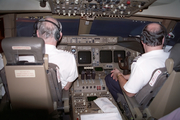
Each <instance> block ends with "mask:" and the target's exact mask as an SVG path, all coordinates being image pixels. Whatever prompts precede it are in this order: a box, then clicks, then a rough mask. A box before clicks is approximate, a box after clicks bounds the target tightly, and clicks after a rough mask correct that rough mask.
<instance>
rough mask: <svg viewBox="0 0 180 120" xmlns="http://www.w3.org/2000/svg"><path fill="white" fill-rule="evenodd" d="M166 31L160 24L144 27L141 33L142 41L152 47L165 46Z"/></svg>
mask: <svg viewBox="0 0 180 120" xmlns="http://www.w3.org/2000/svg"><path fill="white" fill-rule="evenodd" d="M165 36H166V29H165V27H164V26H163V25H161V24H158V23H150V24H148V25H147V26H145V27H144V29H143V30H142V33H141V41H142V43H144V44H146V45H147V46H150V47H155V46H163V43H164V39H165Z"/></svg>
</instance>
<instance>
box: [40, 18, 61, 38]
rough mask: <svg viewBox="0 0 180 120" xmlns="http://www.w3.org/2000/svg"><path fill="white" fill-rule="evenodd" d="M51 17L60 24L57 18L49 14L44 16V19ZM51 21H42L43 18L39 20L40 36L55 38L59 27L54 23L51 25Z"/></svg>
mask: <svg viewBox="0 0 180 120" xmlns="http://www.w3.org/2000/svg"><path fill="white" fill-rule="evenodd" d="M49 19H50V20H51V21H52V20H53V21H55V22H54V23H55V24H57V26H59V24H58V21H57V20H56V19H54V18H52V17H49V16H47V17H45V18H44V20H49ZM42 20H43V18H42ZM53 21H52V22H53ZM49 23H50V22H46V21H43V22H41V20H39V22H38V24H37V30H38V31H39V36H40V37H41V38H43V39H48V38H54V36H55V33H56V31H58V28H57V27H56V26H55V25H53V24H51V25H49Z"/></svg>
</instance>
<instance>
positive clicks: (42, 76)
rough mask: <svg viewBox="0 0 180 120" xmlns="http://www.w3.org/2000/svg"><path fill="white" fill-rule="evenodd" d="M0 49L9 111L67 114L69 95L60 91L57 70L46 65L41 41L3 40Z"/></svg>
mask: <svg viewBox="0 0 180 120" xmlns="http://www.w3.org/2000/svg"><path fill="white" fill-rule="evenodd" d="M2 48H3V51H4V59H5V60H4V65H5V66H4V69H2V70H1V72H0V73H1V78H2V81H3V84H4V87H5V91H6V94H7V96H8V97H9V101H10V104H11V107H12V110H37V111H38V110H40V111H45V112H47V113H48V114H50V113H52V112H54V111H56V110H64V108H66V109H65V110H64V111H66V112H68V108H69V106H68V105H67V106H63V99H66V98H63V96H67V94H68V92H67V91H63V90H62V86H61V81H60V76H59V74H58V70H57V69H59V68H58V66H56V65H55V64H52V63H48V55H47V54H45V44H44V40H43V39H41V38H30V37H14V38H5V39H3V41H2ZM25 58H26V59H27V60H24V59H25ZM63 93H66V95H64V94H63ZM66 100H69V99H68V97H67V99H66ZM65 103H66V104H67V103H68V102H67V101H66V102H65Z"/></svg>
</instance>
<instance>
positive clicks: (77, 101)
mask: <svg viewBox="0 0 180 120" xmlns="http://www.w3.org/2000/svg"><path fill="white" fill-rule="evenodd" d="M117 42H118V38H117V37H109V36H63V39H62V41H61V43H60V44H59V45H58V46H57V48H58V49H61V50H65V51H68V52H71V53H72V54H74V57H75V60H76V63H77V67H78V72H79V77H78V79H77V80H76V81H75V82H74V83H73V85H72V88H71V90H70V93H71V105H72V106H71V107H72V116H73V120H81V115H85V114H95V113H96V114H97V113H102V112H103V111H102V110H101V109H100V108H99V107H98V106H97V105H96V104H95V103H94V101H93V100H95V99H96V98H99V97H106V98H108V99H109V100H110V101H111V102H112V103H113V104H114V105H115V106H116V107H117V108H118V106H117V104H116V102H115V100H114V99H113V97H112V95H111V94H110V92H109V90H108V88H107V86H106V82H105V80H104V78H105V76H106V75H107V74H109V73H110V72H111V70H112V69H113V68H115V67H116V68H119V60H120V61H121V65H122V66H126V65H127V64H125V63H128V66H129V69H130V64H131V63H132V61H133V59H134V58H135V57H136V56H138V55H139V54H140V53H139V52H137V51H134V50H131V49H128V48H125V47H122V46H119V45H118V44H117ZM118 57H120V58H118ZM121 72H123V70H121ZM118 109H119V108H118ZM119 113H120V114H121V112H119Z"/></svg>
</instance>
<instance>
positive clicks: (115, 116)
mask: <svg viewBox="0 0 180 120" xmlns="http://www.w3.org/2000/svg"><path fill="white" fill-rule="evenodd" d="M94 102H95V103H96V104H97V106H98V107H99V108H100V109H101V110H102V111H103V112H104V113H96V114H94V113H93V114H82V115H81V120H122V117H121V115H120V113H119V111H118V109H117V107H116V106H115V105H114V104H113V103H112V102H111V101H110V100H109V99H108V98H106V97H102V98H97V99H96V100H94Z"/></svg>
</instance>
